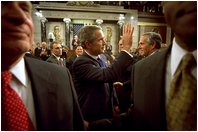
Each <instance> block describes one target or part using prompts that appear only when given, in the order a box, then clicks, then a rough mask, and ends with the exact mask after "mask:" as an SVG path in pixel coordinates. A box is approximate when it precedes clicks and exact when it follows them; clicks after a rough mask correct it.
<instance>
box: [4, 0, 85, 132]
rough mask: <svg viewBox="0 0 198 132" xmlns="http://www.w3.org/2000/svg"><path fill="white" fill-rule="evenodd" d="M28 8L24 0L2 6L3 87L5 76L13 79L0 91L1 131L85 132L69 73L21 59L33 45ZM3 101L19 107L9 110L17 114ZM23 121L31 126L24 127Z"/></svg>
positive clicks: (39, 62)
mask: <svg viewBox="0 0 198 132" xmlns="http://www.w3.org/2000/svg"><path fill="white" fill-rule="evenodd" d="M31 7H32V5H31V3H30V2H26V1H21V2H16V1H13V2H11V1H10V2H2V3H1V8H2V12H1V18H2V21H1V22H2V23H1V24H2V25H1V29H2V45H1V46H2V65H1V76H2V77H1V79H2V81H1V84H2V86H5V85H4V84H5V83H6V82H7V81H8V80H7V79H8V76H7V75H9V76H11V77H12V78H11V83H10V84H8V86H7V87H6V86H5V87H2V88H1V90H2V91H3V92H1V95H2V96H1V97H2V100H1V108H2V109H1V115H2V116H1V119H2V120H1V123H2V124H1V128H2V129H1V130H14V131H15V130H46V131H50V130H54V131H55V130H84V126H83V118H82V115H81V112H80V108H79V105H78V101H77V96H76V93H75V90H74V86H73V82H72V78H71V75H70V73H69V71H68V70H67V69H66V68H63V67H60V66H57V65H53V64H49V63H47V62H44V61H41V60H37V59H33V58H31V57H26V56H24V55H25V53H26V52H27V51H28V50H29V49H30V47H31V44H32V42H33V34H34V26H33V22H32V17H31V16H32V13H31V9H32V8H31ZM11 9H12V10H11ZM5 73H6V74H5ZM4 76H6V77H7V78H3V77H4ZM6 91H7V92H6ZM9 92H10V94H11V93H12V94H11V95H10V94H9ZM7 95H8V96H7ZM14 96H15V97H16V98H14V99H13V97H14ZM8 97H9V98H8ZM9 100H12V101H13V102H9ZM15 100H17V101H18V102H15ZM5 101H7V102H9V103H12V105H13V104H15V103H18V104H20V105H17V107H14V111H12V112H13V113H16V114H13V113H9V111H10V109H11V110H13V108H12V105H11V104H10V105H7V104H6V103H5ZM15 106H16V105H15ZM22 110H23V112H22ZM21 112H22V114H20V115H19V114H18V113H21ZM18 115H19V116H18ZM10 118H12V120H11V119H10ZM24 118H25V119H29V120H28V122H27V123H28V124H31V125H27V126H31V127H27V126H26V125H25V123H24V120H23V119H24ZM15 119H17V120H18V121H17V122H16V121H15ZM22 121H23V122H22ZM25 121H27V120H25ZM27 123H26V124H27ZM30 128H31V129H30Z"/></svg>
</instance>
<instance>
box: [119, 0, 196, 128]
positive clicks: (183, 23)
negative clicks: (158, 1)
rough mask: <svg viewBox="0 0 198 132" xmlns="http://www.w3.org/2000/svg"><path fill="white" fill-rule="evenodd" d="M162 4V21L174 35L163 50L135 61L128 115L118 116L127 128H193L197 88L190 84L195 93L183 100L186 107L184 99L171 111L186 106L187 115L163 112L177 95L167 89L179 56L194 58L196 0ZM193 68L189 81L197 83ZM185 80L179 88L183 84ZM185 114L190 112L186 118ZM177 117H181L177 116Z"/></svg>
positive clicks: (193, 68)
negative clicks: (164, 20)
mask: <svg viewBox="0 0 198 132" xmlns="http://www.w3.org/2000/svg"><path fill="white" fill-rule="evenodd" d="M163 6H164V14H165V18H166V21H167V23H168V25H169V26H170V27H171V29H172V30H173V32H174V33H175V38H174V39H173V43H172V44H171V45H169V47H168V48H167V49H165V50H162V51H160V52H158V53H156V54H154V55H152V56H149V57H147V58H146V59H144V60H142V61H139V62H138V63H136V64H135V66H134V67H133V70H132V79H131V84H132V88H133V92H132V97H133V106H132V107H131V109H130V110H129V112H128V116H127V117H128V118H127V119H126V118H121V119H123V120H122V121H123V122H122V123H123V125H124V126H125V127H124V128H126V129H127V130H177V131H181V130H188V131H189V130H197V95H196V94H197V87H194V88H192V87H190V86H192V85H193V83H192V84H191V85H190V86H189V87H187V89H192V90H194V92H192V94H195V97H194V99H191V100H190V101H187V102H188V103H189V104H191V105H190V107H189V106H188V105H184V103H183V101H185V100H187V98H186V99H184V100H183V101H179V102H178V104H175V106H176V108H174V110H175V112H176V111H177V112H182V111H186V110H187V109H188V108H189V110H188V114H187V116H186V117H184V115H186V114H184V113H183V114H179V115H178V116H177V117H176V118H174V117H175V114H176V113H174V114H171V115H170V116H169V117H168V115H169V112H167V108H169V103H170V102H171V101H172V100H173V99H174V98H177V97H181V95H178V96H177V94H173V95H172V96H171V95H170V92H171V91H172V90H173V87H172V85H171V83H172V82H174V81H173V80H172V79H173V78H174V77H175V76H176V75H175V74H176V73H177V72H178V71H179V70H178V71H177V69H178V68H179V67H180V62H181V61H182V58H183V56H185V55H186V54H189V53H190V54H191V55H193V58H194V61H196V58H197V2H187V1H184V2H183V1H182V2H181V1H176V2H172V1H169V2H163ZM195 63H196V62H195ZM187 64H190V65H191V64H193V63H187ZM187 64H186V65H187ZM196 71H197V65H194V66H192V69H191V70H190V73H191V78H193V79H191V80H195V81H194V83H195V85H196V86H197V73H196ZM185 76H187V75H183V76H182V78H183V77H185ZM188 82H189V81H188ZM188 82H186V83H185V84H184V85H182V87H183V88H184V87H186V86H187V85H186V84H187V83H188ZM177 88H181V87H177ZM187 89H186V90H187ZM178 90H179V89H178ZM185 94H186V93H185ZM170 96H171V98H170ZM192 96H193V95H191V97H192ZM188 98H190V96H189V97H188ZM180 106H183V107H180ZM192 111H193V112H192ZM188 115H191V116H190V118H189V116H188ZM123 117H124V116H123ZM180 117H183V119H179V118H180ZM124 119H126V120H124ZM170 119H171V120H170ZM175 120H176V122H174V121H175ZM181 122H183V123H181ZM177 123H181V124H177ZM176 124H177V125H176ZM170 126H171V127H170Z"/></svg>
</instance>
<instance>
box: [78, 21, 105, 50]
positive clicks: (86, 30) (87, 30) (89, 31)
mask: <svg viewBox="0 0 198 132" xmlns="http://www.w3.org/2000/svg"><path fill="white" fill-rule="evenodd" d="M96 30H102V28H101V27H99V26H96V25H88V26H84V27H83V28H81V29H80V30H79V32H78V34H77V35H78V43H79V44H81V46H82V47H83V48H85V49H86V46H85V42H86V41H90V42H93V40H94V39H95V36H94V33H95V31H96Z"/></svg>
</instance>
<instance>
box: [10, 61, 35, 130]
mask: <svg viewBox="0 0 198 132" xmlns="http://www.w3.org/2000/svg"><path fill="white" fill-rule="evenodd" d="M10 71H11V73H12V74H13V77H12V80H11V82H10V83H11V87H12V88H13V89H14V90H15V91H16V93H17V94H18V95H19V97H20V98H21V99H22V101H23V103H24V104H25V107H26V108H27V111H28V114H29V117H30V119H31V120H32V123H33V125H34V127H35V128H36V115H35V107H34V100H33V95H32V87H31V81H30V79H29V76H28V74H27V71H26V68H25V61H24V58H22V59H21V60H20V61H19V63H18V64H16V65H15V66H14V67H12V68H11V69H10Z"/></svg>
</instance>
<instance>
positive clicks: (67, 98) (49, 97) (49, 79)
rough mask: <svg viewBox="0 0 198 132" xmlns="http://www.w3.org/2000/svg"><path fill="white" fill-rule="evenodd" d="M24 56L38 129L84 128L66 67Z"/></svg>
mask: <svg viewBox="0 0 198 132" xmlns="http://www.w3.org/2000/svg"><path fill="white" fill-rule="evenodd" d="M24 58H25V65H26V67H27V72H28V75H29V77H30V80H31V85H32V92H33V99H34V105H35V111H36V122H37V130H47V131H50V130H53V131H54V130H83V119H82V114H81V112H80V109H79V105H78V101H77V96H76V93H75V89H74V86H73V82H72V78H71V75H70V73H69V71H68V69H67V68H65V67H60V66H58V65H55V64H50V63H47V62H44V61H41V60H37V59H33V58H30V57H24Z"/></svg>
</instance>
